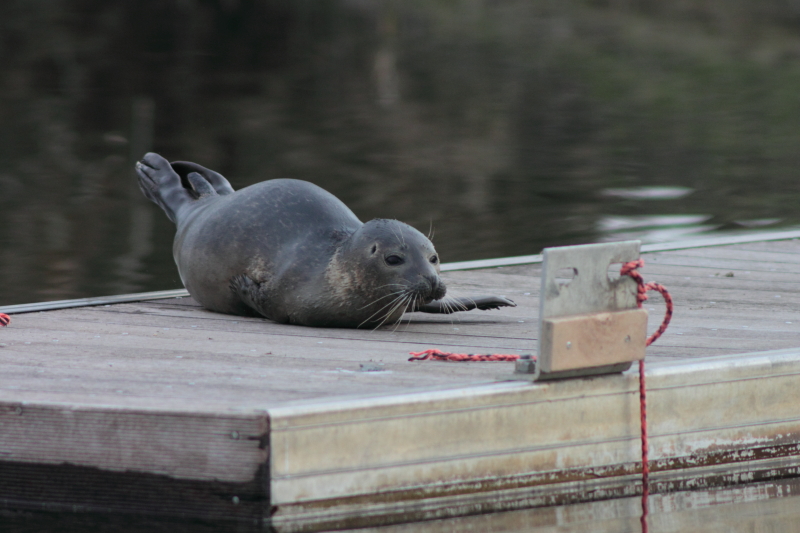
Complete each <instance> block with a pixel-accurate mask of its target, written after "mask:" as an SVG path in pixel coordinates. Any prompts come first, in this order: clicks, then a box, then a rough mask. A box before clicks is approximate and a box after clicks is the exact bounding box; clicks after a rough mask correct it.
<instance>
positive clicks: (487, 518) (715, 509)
mask: <svg viewBox="0 0 800 533" xmlns="http://www.w3.org/2000/svg"><path fill="white" fill-rule="evenodd" d="M649 503H650V516H649V518H648V524H649V528H650V531H651V532H653V533H693V532H697V533H738V532H741V533H754V532H764V533H767V532H769V533H796V532H797V531H798V524H800V481H798V480H797V479H793V478H792V479H783V480H776V481H774V482H770V483H751V484H746V485H739V486H734V487H725V488H718V489H711V490H702V491H693V492H678V493H672V494H663V495H662V494H656V495H652V496H651V497H650V502H649ZM640 514H641V507H640V501H639V498H638V497H637V498H624V499H618V500H606V501H599V502H592V503H582V504H574V505H566V506H560V507H543V508H536V509H523V510H519V511H511V512H504V513H494V514H485V515H478V516H465V517H460V518H449V519H444V520H431V521H428V522H416V523H413V524H398V525H393V526H384V527H376V528H366V529H358V530H352V531H348V532H347V533H473V532H474V533H490V532H491V533H501V532H502V533H554V532H559V533H583V532H589V531H590V532H593V533H639V532H640V531H641V525H640V522H639V517H640ZM0 527H2V528H3V529H2V530H3V531H4V532H6V533H42V532H63V533H83V532H93V533H145V532H147V533H160V532H165V533H166V532H169V533H189V532H191V533H212V532H213V533H222V532H225V533H259V532H263V531H266V530H267V529H266V528H263V527H262V526H261V525H257V524H244V523H240V524H234V523H230V522H228V523H222V522H217V523H215V522H204V521H193V520H185V519H184V520H177V519H156V518H142V517H131V516H116V515H86V514H73V513H47V512H20V511H17V512H14V511H0Z"/></svg>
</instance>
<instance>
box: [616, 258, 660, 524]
mask: <svg viewBox="0 0 800 533" xmlns="http://www.w3.org/2000/svg"><path fill="white" fill-rule="evenodd" d="M643 266H644V259H638V260H636V261H631V262H629V263H625V264H624V265H622V268H621V269H620V271H619V274H620V276H630V277H632V278H633V279H634V281H636V284H637V285H638V286H639V289H638V291H637V293H636V304H637V305H638V306H639V307H642V304H643V303H644V302H645V300H647V294H646V293H647V291H649V290H655V291H658V292H660V293H661V296H663V297H664V303H665V304H666V305H667V312H666V313H665V314H664V320H662V321H661V325H660V326H659V327H658V330H656V332H655V333H653V334H652V335H651V336H650V337H649V338H648V339H647V342H646V346H650V345H651V344H652V343H653V342H654V341H655V340H656V339H658V338H659V337H660V336H661V334H662V333H664V331H666V329H667V326H668V325H669V321H670V320H672V311H673V304H672V297H671V296H670V295H669V292H667V289H666V288H665V287H664V286H663V285H660V284H658V283H652V282H651V283H645V282H644V279H642V275H641V274H639V272H638V271H637V270H636V269H637V268H642V267H643ZM639 413H640V421H641V427H642V517H641V525H642V533H647V529H648V528H647V515H648V514H649V511H650V509H649V504H648V499H649V496H650V460H649V457H648V456H649V452H650V447H649V443H648V437H647V389H646V387H645V373H644V359H642V360H640V361H639Z"/></svg>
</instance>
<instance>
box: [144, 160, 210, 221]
mask: <svg viewBox="0 0 800 533" xmlns="http://www.w3.org/2000/svg"><path fill="white" fill-rule="evenodd" d="M136 173H137V174H138V175H139V188H140V189H141V190H142V192H143V193H144V195H145V196H147V198H149V199H150V200H151V201H152V202H154V203H156V204H157V205H158V206H159V207H161V209H163V210H164V212H165V213H166V214H167V217H169V219H170V220H171V221H173V222H176V221H177V216H178V212H179V211H180V209H181V208H182V207H184V206H185V205H187V204H189V203H192V202H194V201H195V200H197V199H198V198H200V197H203V196H209V195H216V194H217V193H216V191H215V190H214V188H213V187H212V186H211V184H210V183H209V182H208V181H207V180H206V179H204V178H203V177H202V176H201V175H200V174H198V173H195V172H193V173H191V174H189V175H187V177H186V184H184V182H183V180H182V179H181V177H180V176H179V175H178V173H177V172H175V171H174V170H173V169H172V166H170V164H169V161H167V160H166V159H164V158H163V157H161V156H160V155H158V154H154V153H152V152H150V153H147V154H145V156H144V157H143V158H142V160H141V161H139V162H137V163H136Z"/></svg>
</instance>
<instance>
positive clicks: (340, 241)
mask: <svg viewBox="0 0 800 533" xmlns="http://www.w3.org/2000/svg"><path fill="white" fill-rule="evenodd" d="M136 172H137V174H138V176H139V186H140V188H141V190H142V192H143V193H144V195H145V196H147V198H149V199H150V200H152V201H153V202H155V203H156V204H157V205H159V206H160V207H161V208H162V209H163V210H164V212H165V213H166V214H167V217H169V219H170V220H172V221H173V222H174V223H175V224H176V226H177V231H176V234H175V241H174V245H173V255H174V258H175V263H176V264H177V266H178V272H179V273H180V276H181V281H183V284H184V286H185V287H186V289H187V290H188V291H189V294H191V295H192V297H193V298H194V299H195V300H197V301H198V302H199V303H200V304H201V305H203V306H204V307H206V308H207V309H210V310H212V311H217V312H220V313H229V314H234V315H245V316H262V317H265V318H268V319H270V320H274V321H275V322H279V323H284V324H300V325H305V326H319V327H347V328H357V327H379V326H381V325H383V324H389V323H394V322H397V321H398V320H400V318H401V317H402V315H403V313H405V312H411V311H422V312H426V313H453V312H456V311H467V310H470V309H496V308H499V307H504V306H512V307H513V306H515V305H516V304H515V303H514V302H513V301H511V300H508V299H506V298H503V297H499V296H486V297H478V298H445V293H446V290H447V289H446V287H445V284H444V283H443V282H442V280H441V278H440V277H439V256H438V254H437V253H436V250H435V249H434V247H433V244H432V243H431V241H430V240H429V239H428V238H427V237H425V235H423V234H422V233H420V232H419V231H417V230H416V229H414V228H412V227H411V226H409V225H408V224H404V223H403V222H399V221H397V220H386V219H376V220H371V221H369V222H367V223H362V222H361V221H360V220H359V219H358V217H356V216H355V214H353V212H352V211H351V210H350V209H348V207H347V206H346V205H344V203H342V202H341V201H340V200H339V199H338V198H336V197H335V196H333V195H332V194H330V193H329V192H327V191H325V190H324V189H322V188H320V187H317V186H316V185H314V184H312V183H309V182H306V181H300V180H293V179H274V180H268V181H264V182H261V183H257V184H255V185H251V186H249V187H245V188H243V189H240V190H238V191H234V190H233V187H231V185H230V183H229V182H228V180H226V179H225V178H224V177H223V176H222V175H220V174H219V173H217V172H214V171H213V170H209V169H207V168H205V167H202V166H200V165H197V164H195V163H189V162H185V161H177V162H173V163H169V162H168V161H167V160H166V159H164V158H163V157H161V156H160V155H158V154H154V153H148V154H146V155H145V156H144V158H143V159H142V160H141V161H140V162H138V163H137V164H136Z"/></svg>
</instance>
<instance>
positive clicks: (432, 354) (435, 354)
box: [408, 348, 520, 362]
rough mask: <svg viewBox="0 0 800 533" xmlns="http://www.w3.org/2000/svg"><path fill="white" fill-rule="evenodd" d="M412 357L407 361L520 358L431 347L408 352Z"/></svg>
mask: <svg viewBox="0 0 800 533" xmlns="http://www.w3.org/2000/svg"><path fill="white" fill-rule="evenodd" d="M409 354H410V355H412V356H413V357H409V359H408V360H409V361H427V360H429V359H433V360H436V361H454V362H462V361H516V360H517V359H519V358H520V356H519V355H514V354H503V353H492V354H479V353H451V352H443V351H441V350H437V349H435V348H434V349H432V350H425V351H423V352H409Z"/></svg>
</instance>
